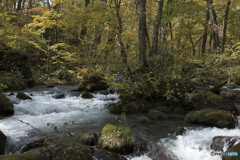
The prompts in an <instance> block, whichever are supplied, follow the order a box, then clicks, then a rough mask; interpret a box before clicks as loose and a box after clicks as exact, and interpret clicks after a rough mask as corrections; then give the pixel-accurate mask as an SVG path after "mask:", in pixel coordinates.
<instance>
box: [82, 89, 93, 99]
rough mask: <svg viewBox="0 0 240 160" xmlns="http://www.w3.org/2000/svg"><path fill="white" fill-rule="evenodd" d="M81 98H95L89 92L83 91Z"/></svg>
mask: <svg viewBox="0 0 240 160" xmlns="http://www.w3.org/2000/svg"><path fill="white" fill-rule="evenodd" d="M81 97H82V98H85V99H91V98H93V95H92V94H91V93H89V92H88V91H82V95H81Z"/></svg>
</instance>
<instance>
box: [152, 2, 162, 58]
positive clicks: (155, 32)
mask: <svg viewBox="0 0 240 160" xmlns="http://www.w3.org/2000/svg"><path fill="white" fill-rule="evenodd" d="M163 4H164V0H159V1H158V15H157V22H156V24H155V26H154V30H153V38H152V48H151V50H150V53H149V57H152V56H153V55H154V54H157V52H158V45H159V44H158V36H159V33H158V30H159V28H160V26H161V22H162V10H163Z"/></svg>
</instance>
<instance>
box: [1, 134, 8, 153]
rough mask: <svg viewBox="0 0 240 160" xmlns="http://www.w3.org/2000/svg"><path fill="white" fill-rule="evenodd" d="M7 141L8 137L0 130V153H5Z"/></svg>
mask: <svg viewBox="0 0 240 160" xmlns="http://www.w3.org/2000/svg"><path fill="white" fill-rule="evenodd" d="M6 142H7V137H6V136H5V135H4V134H3V132H2V131H0V155H2V154H4V153H5V146H6Z"/></svg>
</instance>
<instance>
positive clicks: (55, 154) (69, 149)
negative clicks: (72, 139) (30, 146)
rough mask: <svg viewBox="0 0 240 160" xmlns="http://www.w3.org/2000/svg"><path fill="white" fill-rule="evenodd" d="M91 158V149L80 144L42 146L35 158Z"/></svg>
mask: <svg viewBox="0 0 240 160" xmlns="http://www.w3.org/2000/svg"><path fill="white" fill-rule="evenodd" d="M45 159H46V160H47V159H49V160H50V159H51V160H54V159H56V160H80V159H82V160H92V151H91V149H90V148H89V147H88V146H84V145H81V144H61V145H56V146H54V147H51V148H50V147H46V148H42V150H41V151H40V156H39V157H38V158H37V159H36V160H45Z"/></svg>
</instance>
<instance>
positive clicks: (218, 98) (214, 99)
mask: <svg viewBox="0 0 240 160" xmlns="http://www.w3.org/2000/svg"><path fill="white" fill-rule="evenodd" d="M207 100H208V101H209V102H211V103H212V104H213V105H214V104H216V105H217V104H219V103H221V102H223V101H224V99H223V97H222V96H219V95H217V94H215V93H212V92H207Z"/></svg>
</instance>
